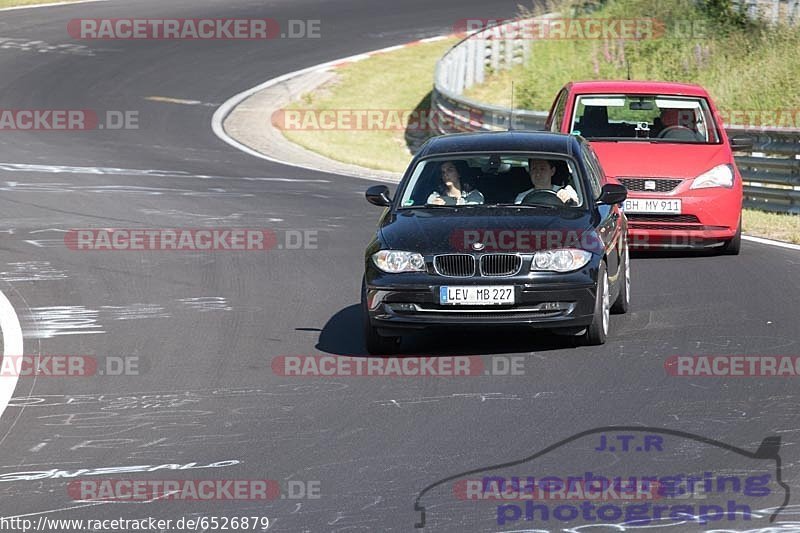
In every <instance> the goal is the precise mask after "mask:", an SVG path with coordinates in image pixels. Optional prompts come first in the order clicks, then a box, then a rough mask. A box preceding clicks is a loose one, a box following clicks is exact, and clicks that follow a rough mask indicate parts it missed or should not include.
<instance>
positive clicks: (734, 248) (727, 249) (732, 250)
mask: <svg viewBox="0 0 800 533" xmlns="http://www.w3.org/2000/svg"><path fill="white" fill-rule="evenodd" d="M741 249H742V219H741V218H739V227H738V228H737V229H736V235H734V236H733V239H731V240H729V241H727V242H726V243H725V246H723V247H722V253H723V254H724V255H739V251H740V250H741Z"/></svg>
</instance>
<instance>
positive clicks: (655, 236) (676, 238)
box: [626, 188, 742, 250]
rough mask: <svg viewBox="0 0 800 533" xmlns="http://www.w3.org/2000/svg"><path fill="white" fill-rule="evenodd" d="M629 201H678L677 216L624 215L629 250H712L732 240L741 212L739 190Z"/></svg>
mask: <svg viewBox="0 0 800 533" xmlns="http://www.w3.org/2000/svg"><path fill="white" fill-rule="evenodd" d="M629 198H631V199H636V198H642V199H645V198H659V199H662V198H663V199H680V200H681V214H680V215H668V214H665V215H654V214H639V213H626V216H627V218H628V236H629V242H630V245H631V249H634V250H646V249H648V248H694V249H704V248H715V247H719V246H722V245H724V244H725V242H726V241H728V240H730V239H732V238H733V237H734V236H735V235H736V232H737V230H738V228H739V220H740V217H741V211H742V193H741V188H739V189H737V188H733V189H721V188H708V189H697V190H688V191H683V192H682V193H681V194H674V195H673V194H667V195H663V196H660V195H659V196H657V195H653V194H645V193H639V192H636V193H630V194H629Z"/></svg>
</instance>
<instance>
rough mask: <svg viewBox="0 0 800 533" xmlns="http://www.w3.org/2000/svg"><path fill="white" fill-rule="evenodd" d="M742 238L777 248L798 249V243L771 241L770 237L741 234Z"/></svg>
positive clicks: (799, 245) (799, 248)
mask: <svg viewBox="0 0 800 533" xmlns="http://www.w3.org/2000/svg"><path fill="white" fill-rule="evenodd" d="M742 239H744V240H746V241H751V242H757V243H759V244H767V245H769V246H777V247H778V248H787V249H789V250H800V244H792V243H788V242H781V241H773V240H772V239H762V238H761V237H752V236H750V235H742Z"/></svg>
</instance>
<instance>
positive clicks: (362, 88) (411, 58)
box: [283, 39, 457, 172]
mask: <svg viewBox="0 0 800 533" xmlns="http://www.w3.org/2000/svg"><path fill="white" fill-rule="evenodd" d="M456 42H457V41H456V40H454V39H448V40H444V41H436V42H433V43H423V44H418V45H416V46H410V47H406V48H402V49H399V50H397V51H393V52H388V53H383V54H377V55H374V56H372V57H370V58H368V59H364V60H362V61H359V62H357V63H352V64H348V65H345V66H342V67H340V68H338V69H337V70H336V73H337V76H336V79H335V80H334V81H332V82H331V83H328V84H326V85H324V86H323V87H320V88H319V89H318V90H317V91H315V92H313V93H310V94H304V95H302V96H301V98H300V100H298V101H297V102H294V103H293V104H291V105H290V106H288V107H287V109H289V110H302V111H303V114H304V115H305V113H306V112H307V111H312V112H318V111H323V110H334V111H337V110H381V111H385V112H392V111H410V110H413V109H423V108H425V109H426V108H428V107H429V104H428V95H429V93H430V91H431V85H432V83H433V81H432V80H433V69H434V66H435V65H436V61H437V60H438V59H439V58H440V57H441V56H442V55H444V53H445V52H446V51H447V50H448V49H449V48H450V47H452V46H453V45H454V44H455V43H456ZM387 122H388V121H387ZM406 125H407V124H406V123H402V124H401V125H399V127H396V128H392V129H363V130H355V129H331V130H284V131H283V134H284V135H285V136H286V138H287V139H289V140H290V141H292V142H294V143H297V144H299V145H300V146H303V147H305V148H308V149H309V150H312V151H314V152H317V153H320V154H322V155H324V156H326V157H330V158H331V159H336V160H337V161H343V162H345V163H352V164H355V165H360V166H363V167H367V168H375V169H379V170H389V171H394V172H402V171H403V170H405V168H406V166H407V165H408V161H409V159H410V158H411V156H412V154H411V151H410V150H409V148H408V141H407V139H406V138H405V127H406Z"/></svg>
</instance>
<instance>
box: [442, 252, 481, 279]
mask: <svg viewBox="0 0 800 533" xmlns="http://www.w3.org/2000/svg"><path fill="white" fill-rule="evenodd" d="M433 268H434V270H436V273H437V274H439V275H441V276H447V277H451V278H468V277H471V276H474V275H475V258H474V257H473V256H471V255H469V254H447V255H437V256H436V257H434V258H433Z"/></svg>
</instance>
